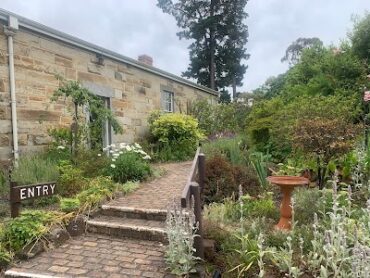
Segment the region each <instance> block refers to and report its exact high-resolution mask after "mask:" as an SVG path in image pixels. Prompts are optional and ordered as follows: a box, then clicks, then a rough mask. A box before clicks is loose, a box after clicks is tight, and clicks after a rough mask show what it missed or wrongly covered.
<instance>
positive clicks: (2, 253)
mask: <svg viewBox="0 0 370 278" xmlns="http://www.w3.org/2000/svg"><path fill="white" fill-rule="evenodd" d="M13 256H14V254H13V253H11V252H9V251H8V250H6V249H5V247H4V246H3V244H2V243H1V242H0V271H1V269H2V268H3V267H6V266H7V265H8V264H9V263H10V262H11V261H12V259H13Z"/></svg>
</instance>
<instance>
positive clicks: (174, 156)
mask: <svg viewBox="0 0 370 278" xmlns="http://www.w3.org/2000/svg"><path fill="white" fill-rule="evenodd" d="M154 116H155V117H154ZM154 116H152V118H153V117H154V118H153V119H151V118H150V119H149V126H150V131H151V135H152V138H151V140H153V141H154V143H156V150H157V156H156V157H157V158H158V160H185V159H188V158H190V157H191V156H193V155H194V151H195V149H196V147H197V144H198V142H199V140H201V139H202V138H203V134H202V132H201V131H200V129H199V128H198V122H197V120H196V119H194V118H193V117H191V116H188V115H184V114H179V113H168V114H163V115H161V116H159V117H158V115H157V114H154Z"/></svg>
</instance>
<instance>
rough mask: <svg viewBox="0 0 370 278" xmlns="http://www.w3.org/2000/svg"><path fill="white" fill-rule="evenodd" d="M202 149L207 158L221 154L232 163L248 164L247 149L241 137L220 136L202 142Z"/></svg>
mask: <svg viewBox="0 0 370 278" xmlns="http://www.w3.org/2000/svg"><path fill="white" fill-rule="evenodd" d="M202 151H203V152H204V153H205V154H206V156H207V158H212V157H213V156H216V155H221V156H224V157H225V158H227V160H228V161H230V162H231V163H232V164H233V165H241V166H245V165H248V162H249V159H248V156H249V155H248V151H247V147H246V144H245V142H244V139H243V138H242V137H234V138H221V139H217V140H213V141H210V142H207V143H204V144H202Z"/></svg>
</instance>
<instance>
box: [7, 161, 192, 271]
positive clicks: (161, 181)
mask: <svg viewBox="0 0 370 278" xmlns="http://www.w3.org/2000/svg"><path fill="white" fill-rule="evenodd" d="M161 167H163V168H164V170H165V171H166V173H165V174H164V175H163V176H162V177H160V178H158V179H155V180H152V181H150V182H146V183H143V184H141V186H140V188H139V189H138V190H137V191H135V192H133V193H132V194H129V195H127V196H125V197H121V198H118V199H115V200H113V201H111V202H109V203H108V205H109V206H112V207H114V206H117V207H129V208H132V209H139V210H145V209H148V210H164V209H166V208H167V207H168V206H169V205H170V204H171V203H172V202H173V199H174V198H176V199H179V197H180V195H181V192H182V190H183V188H184V186H185V183H186V179H187V176H188V174H189V172H190V167H191V162H184V163H171V164H163V165H161ZM102 217H103V218H104V219H105V218H106V217H105V216H102ZM116 218H117V217H116ZM112 219H115V218H114V217H113V218H112ZM125 219H127V221H128V222H134V223H135V222H137V221H138V220H135V219H129V218H120V221H124V220H125ZM106 221H109V218H107V220H106ZM110 221H114V220H110ZM144 221H145V220H144ZM152 222H154V221H151V220H148V221H147V223H148V225H149V226H150V225H152ZM160 223H163V222H157V223H156V225H159V224H160ZM161 225H162V226H163V225H164V224H161ZM164 250H165V246H164V245H163V243H160V242H157V241H149V240H139V239H133V238H117V237H114V236H108V235H102V234H96V233H90V234H87V235H84V236H80V237H76V238H73V239H70V240H68V241H67V242H66V243H65V244H64V245H62V246H61V247H59V248H57V249H54V250H50V251H48V252H44V253H42V254H40V255H39V256H37V257H36V258H33V259H31V260H29V261H26V262H22V263H20V264H19V265H16V266H14V267H13V268H11V269H10V270H9V271H8V272H7V273H6V277H37V278H46V277H50V276H51V277H173V276H171V275H170V274H168V273H167V272H166V265H165V261H164Z"/></svg>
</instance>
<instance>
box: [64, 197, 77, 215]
mask: <svg viewBox="0 0 370 278" xmlns="http://www.w3.org/2000/svg"><path fill="white" fill-rule="evenodd" d="M80 205H81V203H80V200H79V199H77V198H62V199H60V210H61V211H63V212H66V213H69V212H73V211H77V210H78V209H79V208H80Z"/></svg>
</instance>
